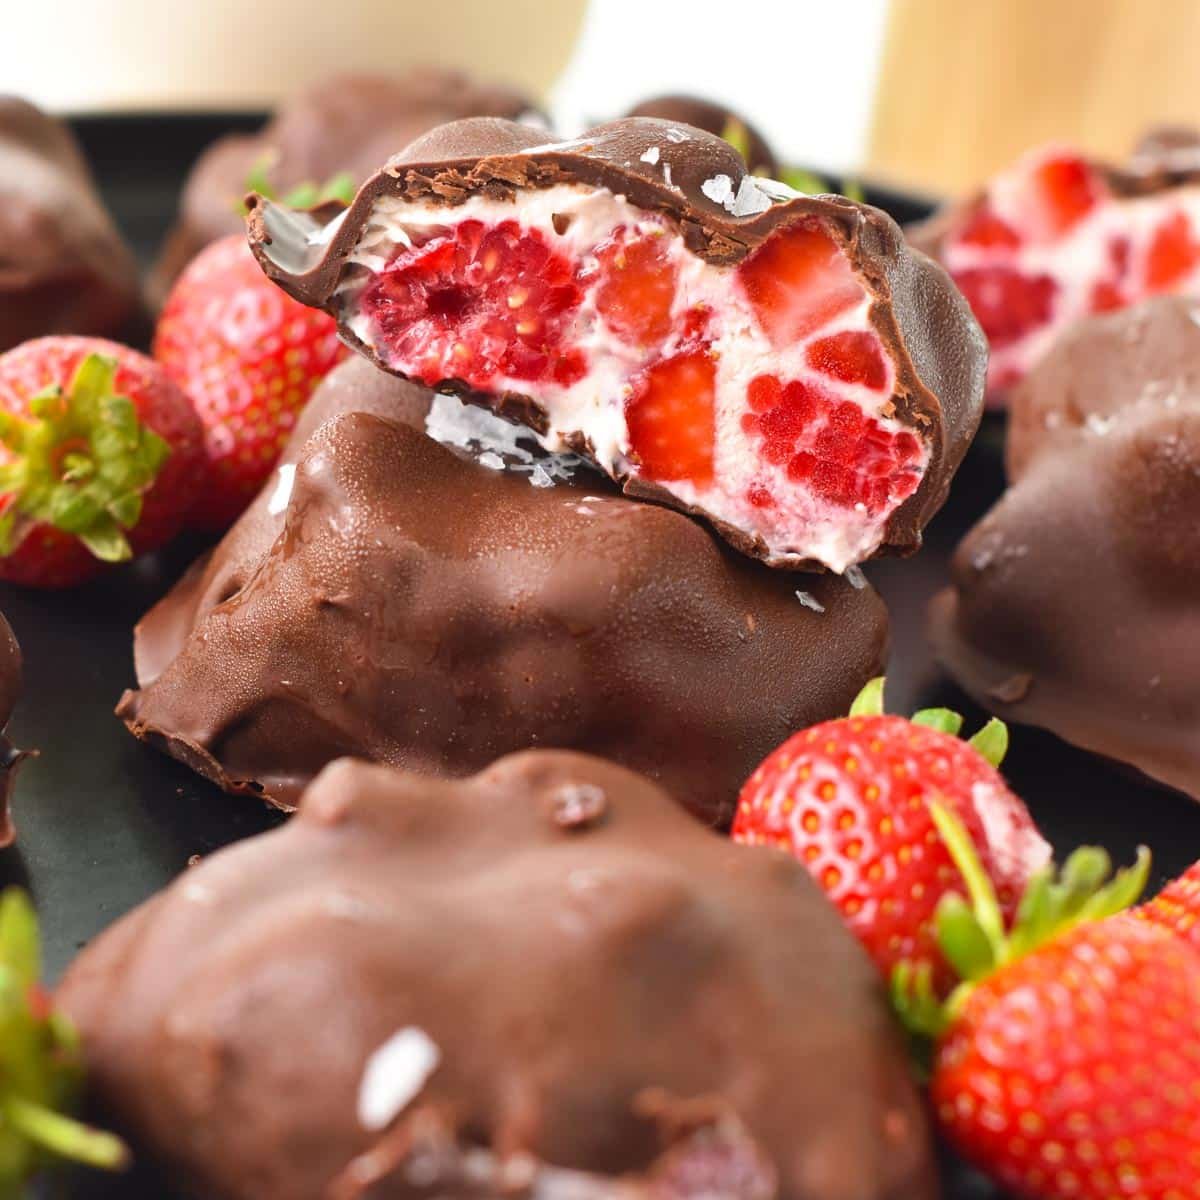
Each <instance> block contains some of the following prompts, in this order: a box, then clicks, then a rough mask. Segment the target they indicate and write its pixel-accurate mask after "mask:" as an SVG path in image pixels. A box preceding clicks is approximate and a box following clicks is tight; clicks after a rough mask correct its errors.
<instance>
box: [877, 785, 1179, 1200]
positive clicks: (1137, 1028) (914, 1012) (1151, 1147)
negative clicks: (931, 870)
mask: <svg viewBox="0 0 1200 1200" xmlns="http://www.w3.org/2000/svg"><path fill="white" fill-rule="evenodd" d="M936 808H937V806H935V810H936ZM936 816H937V819H938V823H939V828H940V829H941V830H942V832H943V836H944V837H945V839H946V842H947V845H948V846H949V847H950V848H951V851H952V853H953V854H954V858H955V862H956V864H957V865H958V867H959V869H960V871H961V873H962V876H963V880H964V883H965V885H966V891H967V893H968V895H969V896H970V901H969V903H968V901H966V900H964V899H962V898H961V897H958V896H950V897H947V899H946V900H944V901H943V902H942V906H941V910H940V911H939V914H938V925H939V932H940V936H941V938H942V942H943V948H944V950H945V953H946V955H947V957H948V959H949V960H950V961H951V962H953V963H954V965H955V967H956V969H957V970H958V971H959V972H960V974H961V976H962V978H963V983H961V984H960V985H959V986H958V987H957V988H956V989H955V990H954V992H952V993H951V995H950V997H949V999H948V1000H947V1001H946V1002H945V1003H944V1004H941V1003H939V1002H938V1001H937V999H936V998H935V997H934V995H933V991H932V988H931V986H930V980H929V978H928V975H927V974H922V973H920V972H918V971H915V970H914V971H910V970H909V969H908V968H907V967H901V968H900V969H898V971H897V973H896V977H895V980H894V998H895V1000H896V1004H897V1008H898V1010H899V1012H900V1014H901V1016H902V1017H903V1018H904V1019H905V1022H906V1024H908V1026H909V1028H910V1030H913V1031H914V1032H916V1033H918V1034H920V1035H924V1036H926V1037H928V1038H929V1039H931V1049H932V1054H931V1062H932V1070H931V1075H930V1087H929V1091H930V1099H931V1101H932V1104H933V1108H934V1111H935V1113H936V1115H937V1121H938V1125H939V1127H940V1129H941V1131H942V1133H943V1134H944V1135H945V1136H946V1137H947V1138H948V1139H949V1141H950V1142H951V1143H952V1144H953V1145H954V1146H955V1148H956V1149H957V1150H958V1151H959V1152H960V1153H961V1154H962V1155H963V1156H964V1157H965V1158H967V1159H968V1160H970V1161H971V1162H973V1163H974V1164H975V1165H976V1166H978V1167H979V1168H980V1169H982V1170H983V1171H985V1172H986V1173H987V1174H989V1175H990V1176H992V1177H993V1178H994V1179H995V1180H997V1181H998V1182H999V1183H1001V1184H1002V1185H1003V1186H1004V1187H1005V1188H1007V1189H1009V1190H1011V1192H1013V1193H1015V1194H1016V1195H1020V1196H1027V1197H1033V1198H1036V1200H1066V1198H1069V1200H1113V1198H1115V1197H1137V1198H1139V1200H1176V1198H1178V1197H1189V1196H1196V1195H1198V1194H1200V1191H1198V1181H1200V1171H1198V1168H1200V1089H1198V1088H1197V1086H1196V1079H1197V1078H1198V1077H1200V953H1198V952H1197V950H1196V949H1195V947H1193V946H1192V945H1191V944H1190V943H1189V942H1187V941H1186V940H1185V939H1183V938H1179V937H1176V936H1175V935H1174V934H1173V933H1172V932H1171V931H1170V930H1168V929H1164V928H1159V927H1156V926H1155V925H1154V924H1152V923H1150V922H1146V921H1139V920H1135V919H1134V918H1133V916H1131V915H1130V914H1128V913H1126V912H1125V911H1124V910H1125V908H1126V907H1127V906H1128V905H1129V904H1130V903H1132V902H1133V901H1134V900H1135V899H1136V898H1137V896H1138V894H1139V893H1140V891H1141V889H1142V887H1143V886H1144V885H1145V881H1146V876H1147V874H1148V871H1149V858H1148V856H1147V855H1146V853H1145V851H1143V852H1142V853H1141V854H1140V855H1139V861H1138V863H1137V865H1136V866H1135V867H1133V868H1132V869H1130V870H1129V871H1125V872H1121V873H1119V874H1118V875H1117V876H1116V877H1115V878H1114V879H1112V880H1111V882H1106V880H1107V878H1108V873H1109V863H1108V856H1107V855H1106V854H1104V853H1103V851H1098V850H1094V849H1084V850H1079V851H1076V853H1075V854H1074V855H1072V857H1071V858H1070V859H1069V860H1068V861H1067V863H1066V865H1065V867H1064V868H1063V871H1062V874H1061V876H1060V877H1059V878H1058V879H1055V878H1054V877H1053V876H1052V874H1051V873H1050V872H1049V871H1047V872H1042V873H1040V874H1039V875H1038V876H1037V877H1036V878H1035V879H1034V880H1033V882H1032V883H1031V885H1030V888H1029V891H1028V892H1027V893H1026V895H1025V897H1024V899H1023V900H1022V902H1021V906H1020V911H1019V914H1018V918H1017V921H1016V924H1015V926H1014V928H1013V929H1012V931H1011V933H1008V934H1005V932H1004V930H1003V927H1002V924H1001V918H1000V912H999V905H998V903H997V899H996V895H995V892H994V891H993V890H992V889H991V885H990V882H989V880H988V878H987V874H986V872H985V870H984V868H983V866H982V864H981V863H980V862H979V860H978V857H977V855H975V852H974V848H973V847H972V846H971V842H970V838H969V836H968V835H967V833H966V830H965V829H964V828H963V826H962V825H961V823H959V822H957V821H956V820H955V818H954V817H953V816H951V815H950V814H949V813H948V812H946V811H945V810H940V811H937V812H936Z"/></svg>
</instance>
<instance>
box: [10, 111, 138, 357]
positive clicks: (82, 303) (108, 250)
mask: <svg viewBox="0 0 1200 1200" xmlns="http://www.w3.org/2000/svg"><path fill="white" fill-rule="evenodd" d="M137 310H138V281H137V267H136V265H135V263H134V259H133V255H132V253H131V252H130V251H129V249H128V247H127V246H126V245H125V243H124V242H123V241H122V240H121V236H120V234H119V233H118V232H117V229H116V226H115V225H114V224H113V222H112V218H111V217H110V216H109V215H108V213H107V211H105V208H104V206H103V204H102V203H101V200H100V197H99V195H98V194H97V192H96V187H95V183H94V182H93V180H92V176H91V173H90V172H89V171H88V168H87V164H86V163H85V162H84V160H83V156H82V154H81V153H80V151H79V147H78V146H77V145H76V143H75V139H74V138H73V137H72V136H71V133H70V131H69V130H68V129H67V127H66V126H65V125H63V124H62V122H60V121H56V120H55V119H54V118H53V117H50V116H48V115H47V114H46V113H44V112H41V111H40V110H39V109H37V108H35V107H34V106H33V105H32V104H27V103H26V102H25V101H24V100H18V99H16V98H15V97H12V96H0V351H4V350H8V349H10V348H11V347H13V346H15V345H17V344H18V343H19V342H23V341H26V340H27V339H29V338H35V337H42V336H44V335H46V334H52V333H77V334H95V335H101V336H103V335H113V334H118V333H121V332H122V331H124V330H125V329H126V328H127V327H128V326H129V325H130V324H131V322H133V321H134V319H135V318H136V315H137Z"/></svg>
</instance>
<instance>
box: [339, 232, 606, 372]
mask: <svg viewBox="0 0 1200 1200" xmlns="http://www.w3.org/2000/svg"><path fill="white" fill-rule="evenodd" d="M582 298H583V293H582V290H581V288H580V286H579V284H578V283H577V282H576V279H575V270H574V266H573V265H572V263H571V262H570V261H569V260H568V259H567V258H566V257H564V256H563V255H561V254H558V253H556V252H555V251H554V250H553V249H552V248H551V246H550V245H549V243H548V242H547V241H546V239H545V237H544V236H543V235H542V234H541V233H540V232H539V231H538V230H536V229H524V228H522V227H521V226H520V225H518V223H517V222H516V221H502V222H500V223H499V224H498V225H495V226H491V227H488V226H486V225H484V223H483V222H481V221H473V220H472V221H463V222H462V223H461V224H459V225H456V226H455V227H454V228H453V229H450V230H448V231H446V232H445V233H441V234H435V235H434V236H433V237H432V238H431V239H429V240H428V241H427V242H425V243H423V244H422V245H419V246H415V247H412V248H403V249H401V250H400V252H399V253H398V254H397V255H396V257H395V258H394V259H393V260H392V261H391V262H390V263H389V264H388V265H387V266H386V267H385V268H384V270H383V271H381V272H380V273H379V274H378V275H377V276H376V277H375V278H374V279H373V280H372V281H371V282H370V283H369V284H368V285H367V286H366V288H365V289H364V291H363V295H362V299H361V304H362V307H363V309H364V311H365V312H366V313H367V314H368V315H369V316H370V317H371V318H372V319H373V320H374V322H375V324H376V326H377V327H378V330H379V333H380V335H381V339H380V340H381V342H382V346H383V349H384V350H385V353H386V354H387V355H388V357H389V359H390V361H391V362H392V363H394V364H395V365H396V366H397V367H399V368H400V369H401V370H403V371H405V373H406V374H409V375H413V376H415V377H416V378H418V379H420V380H422V381H423V382H425V383H428V384H435V383H439V382H441V381H442V380H445V379H461V380H463V381H464V382H465V383H468V384H470V385H471V386H473V387H479V388H486V387H488V386H489V385H490V384H491V383H492V381H493V380H494V379H495V378H496V377H497V376H500V377H508V378H511V379H518V380H522V381H528V382H532V383H542V384H546V383H556V384H559V385H560V386H564V387H565V386H569V385H570V384H572V383H575V382H578V380H580V379H582V378H583V376H584V374H585V372H586V360H585V358H584V355H583V354H582V352H581V351H579V350H578V349H577V348H574V347H572V346H571V345H569V343H568V340H567V333H568V331H569V328H570V325H571V321H572V319H573V317H574V316H575V313H576V311H577V310H578V308H579V305H580V303H581V301H582Z"/></svg>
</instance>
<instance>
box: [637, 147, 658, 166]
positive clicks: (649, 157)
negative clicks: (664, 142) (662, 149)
mask: <svg viewBox="0 0 1200 1200" xmlns="http://www.w3.org/2000/svg"><path fill="white" fill-rule="evenodd" d="M639 161H641V162H644V163H649V164H650V165H651V166H654V164H655V163H656V162H658V147H657V146H651V147H650V149H649V150H647V151H646V153H645V154H643V155H642V157H641V159H640V160H639Z"/></svg>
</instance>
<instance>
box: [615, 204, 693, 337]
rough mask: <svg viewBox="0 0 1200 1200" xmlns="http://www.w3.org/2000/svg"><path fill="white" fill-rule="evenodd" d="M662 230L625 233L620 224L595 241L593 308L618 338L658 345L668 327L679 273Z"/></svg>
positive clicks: (669, 327) (668, 330)
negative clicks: (596, 266)
mask: <svg viewBox="0 0 1200 1200" xmlns="http://www.w3.org/2000/svg"><path fill="white" fill-rule="evenodd" d="M667 245H668V240H667V238H666V237H665V236H663V235H662V234H657V235H656V234H646V235H643V236H641V237H633V238H631V237H630V234H629V231H628V230H627V229H626V228H625V227H624V226H621V227H619V228H618V229H616V230H615V231H614V232H613V234H612V236H611V237H609V238H606V239H605V240H604V241H603V242H601V244H600V245H599V246H597V247H596V259H597V262H598V263H599V270H600V281H599V284H598V285H597V287H596V292H595V297H596V309H597V311H598V312H599V313H600V315H601V316H602V317H603V318H604V321H605V323H606V324H607V325H608V326H609V327H610V328H611V329H612V330H613V331H614V332H615V333H616V334H617V336H618V337H620V338H621V339H622V340H623V341H626V342H629V343H630V344H631V345H634V346H644V347H654V346H658V345H661V344H662V342H663V341H665V340H666V337H667V335H668V334H669V333H670V332H671V308H672V305H673V304H674V301H675V284H676V279H677V276H678V274H679V272H678V269H677V267H676V266H675V264H674V263H673V262H672V261H671V257H670V255H669V254H668V253H667Z"/></svg>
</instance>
